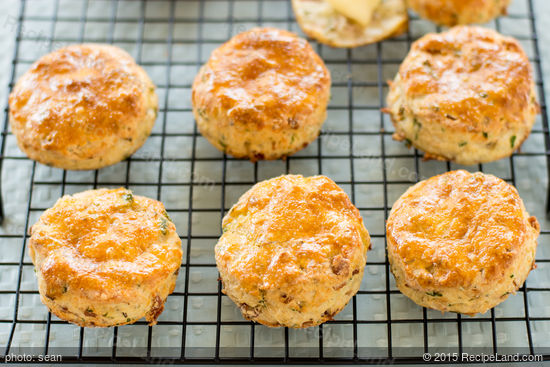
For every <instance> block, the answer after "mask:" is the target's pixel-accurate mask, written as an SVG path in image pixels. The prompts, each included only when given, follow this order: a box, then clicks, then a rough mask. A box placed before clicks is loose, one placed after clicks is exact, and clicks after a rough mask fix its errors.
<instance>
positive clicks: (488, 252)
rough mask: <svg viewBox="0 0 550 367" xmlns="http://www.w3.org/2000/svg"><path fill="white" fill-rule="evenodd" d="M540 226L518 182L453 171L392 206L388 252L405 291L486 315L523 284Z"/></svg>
mask: <svg viewBox="0 0 550 367" xmlns="http://www.w3.org/2000/svg"><path fill="white" fill-rule="evenodd" d="M539 231H540V230H539V224H538V222H537V219H536V218H535V217H532V216H530V215H529V214H528V213H527V211H526V210H525V207H524V205H523V202H522V200H521V198H520V197H519V195H518V193H517V191H516V189H515V188H514V187H513V186H511V185H509V184H507V183H506V182H505V181H503V180H501V179H499V178H497V177H495V176H492V175H488V174H483V173H481V172H477V173H473V174H472V173H469V172H466V171H463V170H459V171H452V172H448V173H444V174H441V175H438V176H435V177H432V178H430V179H428V180H425V181H422V182H420V183H418V184H416V185H414V186H412V187H411V188H409V190H407V191H406V192H405V193H404V194H403V195H402V196H401V197H400V198H399V199H398V200H397V201H396V203H395V204H394V205H393V207H392V210H391V213H390V215H389V218H388V221H387V226H386V234H387V246H388V258H389V261H390V266H391V270H392V273H393V274H394V276H395V280H396V283H397V286H398V288H399V290H400V291H401V292H402V293H403V294H405V295H406V296H408V297H409V298H411V299H412V300H413V301H414V302H416V303H417V304H419V305H421V306H424V307H429V308H433V309H436V310H440V311H452V312H459V313H464V314H475V313H484V312H486V311H487V310H489V309H490V308H492V307H494V306H496V305H497V304H499V303H500V302H502V301H504V300H505V299H506V298H507V297H508V295H509V294H510V293H515V291H516V290H517V289H519V288H520V287H521V286H522V284H523V282H524V281H525V279H526V278H527V275H528V274H529V271H530V270H531V269H533V268H534V263H535V251H536V247H537V237H538V234H539Z"/></svg>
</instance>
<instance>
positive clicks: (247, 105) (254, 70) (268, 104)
mask: <svg viewBox="0 0 550 367" xmlns="http://www.w3.org/2000/svg"><path fill="white" fill-rule="evenodd" d="M329 94H330V74H329V72H328V70H327V68H326V67H325V64H324V63H323V61H322V60H321V58H320V57H319V56H318V55H317V54H316V53H315V51H313V49H312V48H311V46H310V45H309V44H308V43H307V42H306V41H305V40H303V39H301V38H299V37H297V36H296V35H295V34H293V33H290V32H287V31H283V30H280V29H275V28H254V29H252V30H250V31H247V32H244V33H241V34H238V35H237V36H235V37H233V38H232V39H231V40H229V41H228V42H227V43H225V44H223V45H222V46H221V47H219V48H218V49H216V50H214V52H212V55H211V56H210V59H209V60H208V62H207V63H206V64H205V65H204V66H203V67H202V68H201V69H200V71H199V73H198V74H197V76H196V78H195V81H194V83H193V97H192V98H193V113H194V115H195V120H196V121H197V126H198V128H199V130H200V132H201V133H202V135H204V137H205V138H206V139H208V140H209V141H210V142H211V143H212V144H213V145H214V146H215V147H216V148H218V149H219V150H221V151H223V152H225V153H227V154H230V155H232V156H234V157H237V158H248V159H250V160H252V161H256V160H259V159H278V158H284V157H286V156H288V155H290V154H293V153H295V152H296V151H298V150H300V149H302V148H304V147H305V146H307V145H308V144H309V143H311V142H312V141H313V140H315V139H316V138H317V136H318V135H319V132H320V130H321V125H322V124H323V122H324V121H325V119H326V108H327V104H328V100H329Z"/></svg>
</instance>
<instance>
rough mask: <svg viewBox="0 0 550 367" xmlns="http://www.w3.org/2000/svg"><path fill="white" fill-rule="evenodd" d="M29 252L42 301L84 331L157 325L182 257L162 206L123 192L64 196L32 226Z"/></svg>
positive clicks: (94, 191)
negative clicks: (142, 323) (141, 322)
mask: <svg viewBox="0 0 550 367" xmlns="http://www.w3.org/2000/svg"><path fill="white" fill-rule="evenodd" d="M29 250H30V256H31V259H32V262H33V263H34V266H35V270H36V276H37V278H38V289H39V291H40V299H41V300H42V303H44V304H45V305H46V306H48V308H49V309H50V311H51V312H52V313H53V314H55V315H56V316H57V317H59V318H61V319H63V320H67V321H69V322H72V323H74V324H77V325H80V326H87V327H107V326H115V325H124V324H132V323H134V322H136V321H137V320H139V319H140V318H142V317H145V319H146V320H147V321H148V322H149V325H154V324H156V322H157V318H158V317H159V315H160V314H161V312H162V310H163V309H164V302H165V300H166V297H168V295H169V294H170V293H172V291H173V290H174V286H175V284H176V278H177V274H178V271H179V268H180V264H181V259H182V250H181V240H180V238H179V237H178V234H177V233H176V227H175V226H174V224H173V223H172V222H171V221H170V218H169V217H168V214H166V211H165V210H164V205H162V203H160V202H158V201H156V200H153V199H149V198H145V197H142V196H134V195H132V192H131V191H130V190H126V189H122V188H120V189H115V190H108V189H99V190H89V191H84V192H81V193H78V194H75V195H66V196H63V197H62V198H61V199H59V200H58V201H57V203H56V204H55V205H54V206H53V207H52V208H51V209H48V210H46V211H45V212H44V214H42V216H41V217H40V219H39V220H38V222H37V223H36V224H34V225H33V226H32V228H31V238H30V243H29Z"/></svg>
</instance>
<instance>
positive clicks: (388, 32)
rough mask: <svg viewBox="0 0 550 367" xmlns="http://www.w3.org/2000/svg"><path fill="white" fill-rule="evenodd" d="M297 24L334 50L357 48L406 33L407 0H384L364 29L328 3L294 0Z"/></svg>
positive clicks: (323, 1)
mask: <svg viewBox="0 0 550 367" xmlns="http://www.w3.org/2000/svg"><path fill="white" fill-rule="evenodd" d="M292 7H293V8H294V14H295V15H296V21H297V22H298V24H299V25H300V28H302V31H303V32H304V33H305V34H307V35H308V36H309V37H311V38H314V39H315V40H317V41H319V42H321V43H324V44H327V45H329V46H332V47H348V48H351V47H358V46H362V45H367V44H370V43H375V42H378V41H381V40H383V39H386V38H390V37H394V36H398V35H400V34H401V33H403V32H406V31H407V29H408V26H409V17H408V15H407V8H406V6H405V0H382V2H381V3H380V4H379V5H378V7H377V8H376V9H375V11H374V13H373V16H372V20H371V21H370V22H369V23H368V24H367V25H366V26H363V25H361V24H358V23H357V22H355V21H353V20H351V19H349V18H348V17H346V16H344V15H343V14H341V13H339V12H337V11H336V10H335V9H334V8H333V7H332V6H331V5H330V3H329V1H328V0H292Z"/></svg>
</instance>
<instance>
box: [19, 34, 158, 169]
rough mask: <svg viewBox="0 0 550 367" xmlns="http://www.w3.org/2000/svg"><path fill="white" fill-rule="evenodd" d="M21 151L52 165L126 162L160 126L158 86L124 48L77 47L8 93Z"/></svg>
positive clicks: (54, 56)
mask: <svg viewBox="0 0 550 367" xmlns="http://www.w3.org/2000/svg"><path fill="white" fill-rule="evenodd" d="M9 106H10V125H11V130H12V132H13V133H14V135H15V137H16V138H17V143H18V145H19V148H21V150H22V151H23V152H25V154H27V156H28V157H29V158H31V159H34V160H36V161H38V162H40V163H43V164H47V165H50V166H54V167H59V168H64V169H72V170H84V169H97V168H101V167H105V166H108V165H111V164H115V163H117V162H120V161H121V160H123V159H126V158H127V157H129V156H130V155H132V154H133V153H134V152H135V151H136V150H138V149H139V148H140V147H141V146H142V145H143V143H144V142H145V140H146V139H147V137H148V136H149V134H150V133H151V129H152V128H153V125H154V123H155V119H156V116H157V109H158V101H157V95H156V93H155V86H154V84H153V83H152V82H151V80H150V79H149V77H148V76H147V74H146V73H145V71H144V70H143V69H142V68H141V67H140V66H138V65H136V63H135V62H134V60H133V59H132V57H131V56H130V55H129V54H128V53H127V52H126V51H124V50H122V49H120V48H118V47H114V46H109V45H101V44H82V45H72V46H69V47H65V48H62V49H59V50H57V51H55V52H52V53H50V54H47V55H45V56H43V57H41V58H40V59H39V60H38V61H36V62H35V63H34V64H33V65H32V66H31V68H30V69H29V70H28V71H27V72H26V73H25V74H24V75H23V76H22V77H21V78H20V79H19V81H18V82H17V84H16V85H15V87H14V89H13V91H12V93H11V95H10V101H9Z"/></svg>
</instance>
